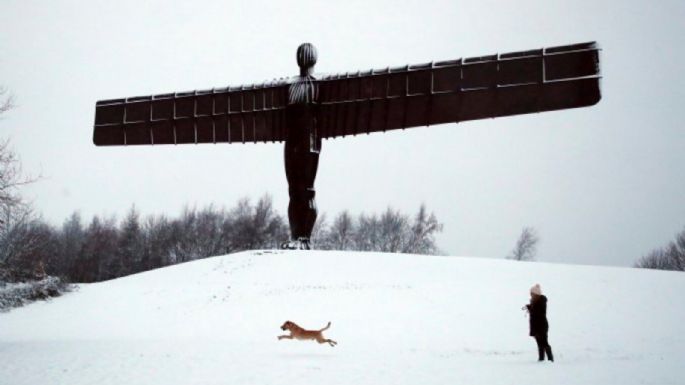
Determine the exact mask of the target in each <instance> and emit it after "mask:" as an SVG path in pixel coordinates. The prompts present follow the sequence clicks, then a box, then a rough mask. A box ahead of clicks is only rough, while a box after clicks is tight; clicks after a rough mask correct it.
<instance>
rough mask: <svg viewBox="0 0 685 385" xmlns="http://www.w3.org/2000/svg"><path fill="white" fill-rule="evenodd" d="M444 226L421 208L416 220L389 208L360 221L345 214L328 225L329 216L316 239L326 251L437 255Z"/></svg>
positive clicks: (322, 219)
mask: <svg viewBox="0 0 685 385" xmlns="http://www.w3.org/2000/svg"><path fill="white" fill-rule="evenodd" d="M440 231H442V224H441V223H440V222H439V221H438V219H437V217H436V216H435V214H433V213H428V211H427V209H426V206H425V205H421V207H419V211H418V212H417V213H416V215H414V216H413V217H410V216H409V215H406V214H403V213H401V212H399V211H398V210H393V209H392V208H388V209H386V210H385V212H383V213H382V214H380V215H376V214H371V215H367V214H361V215H359V216H357V217H356V218H355V217H353V216H352V215H350V213H349V212H347V211H343V212H342V213H340V214H338V215H337V216H336V217H335V218H334V219H333V221H332V222H331V223H330V224H328V221H327V219H326V217H325V215H322V216H321V217H320V218H319V220H318V221H317V225H316V227H315V229H314V231H313V234H312V238H313V241H314V244H315V245H316V247H317V248H320V249H324V250H358V251H381V252H390V253H411V254H436V253H438V252H439V250H438V247H437V245H436V242H435V235H436V234H437V233H438V232H440Z"/></svg>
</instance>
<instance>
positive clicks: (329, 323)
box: [319, 321, 331, 332]
mask: <svg viewBox="0 0 685 385" xmlns="http://www.w3.org/2000/svg"><path fill="white" fill-rule="evenodd" d="M329 327H331V321H328V325H326V327H325V328H323V329H321V330H319V331H320V332H322V331H324V330H326V329H328V328H329Z"/></svg>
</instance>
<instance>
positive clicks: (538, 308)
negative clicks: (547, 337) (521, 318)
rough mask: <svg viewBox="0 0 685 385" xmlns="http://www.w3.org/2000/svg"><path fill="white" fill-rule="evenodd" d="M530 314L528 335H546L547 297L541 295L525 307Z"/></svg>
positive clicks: (547, 326) (547, 328)
mask: <svg viewBox="0 0 685 385" xmlns="http://www.w3.org/2000/svg"><path fill="white" fill-rule="evenodd" d="M526 307H527V308H528V313H530V317H529V318H530V335H531V336H536V335H543V334H547V331H548V330H549V324H548V323H547V297H545V296H544V295H541V296H540V297H538V298H537V299H536V300H534V301H533V302H531V303H530V304H529V305H526Z"/></svg>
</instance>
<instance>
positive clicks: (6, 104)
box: [0, 87, 14, 115]
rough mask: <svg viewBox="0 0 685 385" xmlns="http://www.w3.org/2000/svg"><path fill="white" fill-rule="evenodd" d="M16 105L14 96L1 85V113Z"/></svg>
mask: <svg viewBox="0 0 685 385" xmlns="http://www.w3.org/2000/svg"><path fill="white" fill-rule="evenodd" d="M12 107H14V97H12V95H11V94H10V93H9V92H8V91H7V89H6V88H5V87H0V115H2V113H3V112H7V111H9V110H10V109H12Z"/></svg>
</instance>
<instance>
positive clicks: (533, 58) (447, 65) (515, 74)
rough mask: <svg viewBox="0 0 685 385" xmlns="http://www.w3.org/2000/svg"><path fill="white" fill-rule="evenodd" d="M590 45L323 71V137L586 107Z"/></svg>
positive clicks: (593, 85) (595, 74)
mask: <svg viewBox="0 0 685 385" xmlns="http://www.w3.org/2000/svg"><path fill="white" fill-rule="evenodd" d="M598 51H599V49H598V48H597V45H596V44H595V43H582V44H575V45H569V46H562V47H553V48H546V49H537V50H531V51H523V52H512V53H507V54H499V55H491V56H483V57H473V58H468V59H459V60H452V61H443V62H435V63H428V64H420V65H409V66H405V67H399V68H388V69H384V70H373V71H367V72H357V73H352V74H349V73H348V74H338V75H327V76H323V77H321V78H320V80H319V82H318V83H319V92H320V94H319V103H320V105H319V120H318V126H319V132H320V135H321V137H322V138H332V137H337V136H345V135H354V134H359V133H369V132H375V131H386V130H393V129H398V128H408V127H416V126H427V125H431V124H440V123H448V122H460V121H463V120H474V119H483V118H494V117H498V116H507V115H517V114H526V113H531V112H542V111H552V110H560V109H566V108H574V107H583V106H590V105H593V104H595V103H597V102H598V101H599V100H600V98H601V95H600V90H599V80H600V75H599V52H598Z"/></svg>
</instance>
